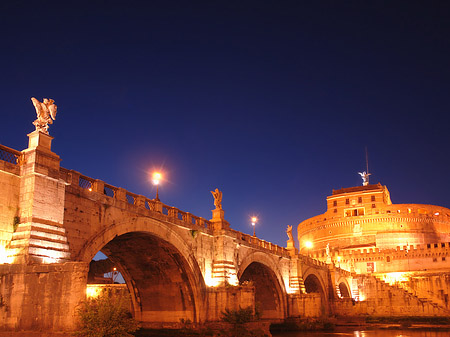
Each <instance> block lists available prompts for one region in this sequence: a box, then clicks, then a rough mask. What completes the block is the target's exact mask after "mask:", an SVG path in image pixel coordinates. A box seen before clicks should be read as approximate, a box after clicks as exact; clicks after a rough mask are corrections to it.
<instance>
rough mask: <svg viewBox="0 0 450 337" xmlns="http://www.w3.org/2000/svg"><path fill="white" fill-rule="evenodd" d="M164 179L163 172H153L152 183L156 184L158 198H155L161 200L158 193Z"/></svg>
mask: <svg viewBox="0 0 450 337" xmlns="http://www.w3.org/2000/svg"><path fill="white" fill-rule="evenodd" d="M161 180H162V174H161V173H160V172H153V173H152V183H153V185H155V186H156V198H155V200H157V201H159V193H158V186H159V183H160V182H161Z"/></svg>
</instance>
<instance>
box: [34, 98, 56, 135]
mask: <svg viewBox="0 0 450 337" xmlns="http://www.w3.org/2000/svg"><path fill="white" fill-rule="evenodd" d="M31 101H32V102H33V105H34V107H35V109H36V114H37V119H36V120H35V121H34V122H33V125H34V126H35V127H36V131H39V132H42V133H45V134H47V135H48V125H49V124H53V121H54V120H55V118H56V109H57V106H56V104H55V101H54V100H52V99H47V98H44V101H43V102H39V101H38V100H37V99H36V98H34V97H31Z"/></svg>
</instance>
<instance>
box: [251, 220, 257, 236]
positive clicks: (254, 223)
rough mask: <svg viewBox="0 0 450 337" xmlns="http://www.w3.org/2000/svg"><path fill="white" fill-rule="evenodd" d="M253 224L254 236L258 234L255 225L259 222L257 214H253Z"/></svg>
mask: <svg viewBox="0 0 450 337" xmlns="http://www.w3.org/2000/svg"><path fill="white" fill-rule="evenodd" d="M251 220H252V226H253V236H256V230H255V225H256V223H257V222H258V218H257V217H256V216H252V219H251Z"/></svg>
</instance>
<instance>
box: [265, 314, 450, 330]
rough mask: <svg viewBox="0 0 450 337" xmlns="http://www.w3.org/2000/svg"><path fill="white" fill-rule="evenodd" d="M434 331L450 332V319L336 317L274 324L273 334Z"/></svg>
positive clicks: (272, 326) (271, 328)
mask: <svg viewBox="0 0 450 337" xmlns="http://www.w3.org/2000/svg"><path fill="white" fill-rule="evenodd" d="M349 330H427V331H430V330H434V331H450V317H371V316H366V317H334V318H325V319H320V318H306V319H300V318H297V319H288V320H286V321H285V322H282V323H276V324H272V325H271V327H270V331H271V333H273V334H279V333H283V332H294V331H324V332H326V331H330V332H331V331H349Z"/></svg>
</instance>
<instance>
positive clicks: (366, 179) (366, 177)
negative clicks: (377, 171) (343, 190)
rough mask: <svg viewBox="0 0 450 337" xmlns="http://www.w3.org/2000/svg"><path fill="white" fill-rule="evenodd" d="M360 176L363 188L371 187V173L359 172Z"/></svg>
mask: <svg viewBox="0 0 450 337" xmlns="http://www.w3.org/2000/svg"><path fill="white" fill-rule="evenodd" d="M358 174H359V175H360V176H361V178H362V180H363V186H367V185H369V176H370V173H369V172H366V171H363V172H358Z"/></svg>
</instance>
